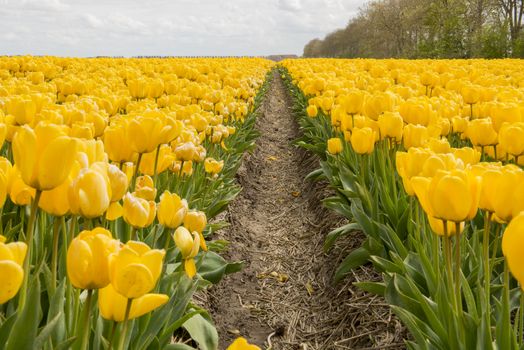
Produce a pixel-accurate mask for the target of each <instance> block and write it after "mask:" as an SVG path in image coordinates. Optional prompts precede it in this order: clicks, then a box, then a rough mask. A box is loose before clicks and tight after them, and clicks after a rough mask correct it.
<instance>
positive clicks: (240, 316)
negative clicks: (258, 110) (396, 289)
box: [208, 73, 398, 350]
mask: <svg viewBox="0 0 524 350" xmlns="http://www.w3.org/2000/svg"><path fill="white" fill-rule="evenodd" d="M257 127H258V129H259V131H260V132H261V136H260V138H259V139H258V140H257V147H256V150H255V152H254V153H253V154H251V155H249V156H247V157H246V159H245V161H244V164H243V166H242V167H241V169H240V171H239V174H238V181H239V182H240V184H241V185H242V187H243V188H244V190H243V192H242V193H241V195H240V196H239V197H238V198H237V199H236V200H235V201H234V202H233V203H232V204H231V206H230V208H229V211H228V221H229V222H230V224H231V226H230V227H229V228H228V229H226V230H223V231H222V232H221V233H220V234H219V236H218V237H217V238H224V239H226V240H228V241H230V242H231V245H230V248H229V258H230V259H231V260H243V261H245V263H246V265H245V268H244V270H243V271H241V272H239V273H236V274H233V275H230V276H228V277H227V278H226V279H225V280H224V281H222V282H221V283H220V284H219V285H218V286H216V287H214V289H212V290H211V292H210V294H209V296H208V297H209V299H208V303H209V307H210V309H211V312H212V316H213V319H214V320H215V323H216V325H217V328H218V331H219V335H220V339H221V349H225V348H226V347H227V344H229V343H230V342H231V341H232V340H233V339H235V338H236V337H237V336H239V335H242V336H244V337H246V338H248V339H249V340H250V341H251V342H252V343H255V344H257V345H259V346H260V347H261V348H262V349H269V348H270V345H271V346H272V349H273V350H281V349H286V350H287V349H290V350H292V349H300V350H302V349H304V350H305V349H309V350H311V349H318V350H320V349H322V350H329V349H354V348H368V347H370V346H377V344H382V345H385V344H390V343H392V342H394V340H395V333H398V331H397V330H396V323H395V322H393V323H392V324H391V325H388V326H387V327H384V324H385V323H388V322H389V320H390V319H391V315H390V313H389V310H388V309H387V308H385V307H383V306H380V305H379V307H370V305H373V304H375V303H379V302H378V301H377V300H376V298H375V297H372V296H369V295H366V294H363V293H362V292H359V291H356V290H354V288H353V287H351V282H352V281H355V280H358V279H360V278H370V277H369V274H370V273H372V272H370V271H368V270H362V271H360V272H359V273H358V274H355V275H354V276H353V277H350V278H348V280H347V281H346V285H345V286H344V285H338V286H333V285H332V274H333V271H334V270H335V268H336V265H337V264H338V262H339V261H340V258H341V257H343V254H342V253H341V251H343V250H344V249H342V248H340V247H339V248H338V250H337V251H335V252H330V254H328V255H326V254H324V252H323V251H322V244H323V240H324V237H325V232H326V228H327V229H329V228H330V227H333V225H335V224H337V222H336V221H337V219H336V218H334V217H333V216H332V215H331V214H329V213H327V212H326V211H325V210H324V209H322V208H321V204H320V203H319V198H318V196H319V191H317V189H316V188H315V186H312V185H311V183H308V182H305V181H304V180H303V179H304V177H305V175H306V174H307V173H308V172H309V171H311V170H313V169H314V168H315V167H317V166H318V163H316V162H315V161H314V160H312V159H311V158H309V157H307V155H305V154H304V152H302V151H300V150H297V149H296V148H295V147H294V146H293V145H292V144H291V142H292V141H293V140H294V139H296V138H297V137H298V134H299V130H298V126H297V124H296V122H295V120H294V118H293V116H292V113H291V101H290V98H289V96H288V95H287V92H286V90H285V87H284V85H283V83H282V80H281V78H280V76H278V74H276V73H275V74H274V76H273V81H272V86H271V89H270V91H269V92H268V96H267V97H266V100H265V102H264V106H263V113H262V115H261V116H260V117H259V118H258V121H257ZM315 163H316V164H315ZM355 241H356V242H354V243H350V245H357V246H358V240H355ZM343 248H345V249H347V248H348V247H343ZM337 252H338V254H337ZM346 252H347V250H346ZM362 274H366V276H364V277H363V276H362ZM377 325H378V326H377ZM377 327H378V328H377ZM377 329H379V330H378V331H377ZM371 338H373V339H371ZM268 340H269V341H268ZM377 348H380V347H377Z"/></svg>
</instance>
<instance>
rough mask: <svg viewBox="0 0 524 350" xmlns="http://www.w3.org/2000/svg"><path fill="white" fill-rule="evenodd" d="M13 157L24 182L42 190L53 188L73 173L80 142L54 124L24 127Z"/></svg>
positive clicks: (14, 141) (19, 135)
mask: <svg viewBox="0 0 524 350" xmlns="http://www.w3.org/2000/svg"><path fill="white" fill-rule="evenodd" d="M12 147H13V157H14V160H15V164H16V166H17V167H18V169H19V170H20V174H21V176H22V179H23V180H24V182H25V183H26V184H27V185H28V186H31V187H32V188H34V189H36V190H38V191H46V190H52V189H53V188H55V187H58V186H59V185H60V184H62V183H63V182H64V181H65V179H66V178H67V176H68V175H69V173H70V171H71V168H72V166H73V162H74V159H75V156H76V141H75V140H73V139H72V138H70V137H69V136H65V134H64V132H63V130H62V128H60V127H58V126H57V125H54V124H42V123H40V124H38V125H37V126H36V128H35V129H34V130H33V129H31V128H29V127H28V126H24V127H22V128H21V129H20V130H19V131H18V132H17V133H16V135H15V136H14V138H13V145H12Z"/></svg>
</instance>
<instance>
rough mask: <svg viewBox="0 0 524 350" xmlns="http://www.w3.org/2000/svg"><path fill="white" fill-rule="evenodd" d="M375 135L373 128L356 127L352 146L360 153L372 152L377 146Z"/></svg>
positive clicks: (352, 136) (352, 137)
mask: <svg viewBox="0 0 524 350" xmlns="http://www.w3.org/2000/svg"><path fill="white" fill-rule="evenodd" d="M375 135H376V134H375V132H374V131H373V130H372V129H371V128H368V127H365V128H354V129H353V132H352V134H351V146H352V147H353V149H354V150H355V152H356V153H358V154H371V153H372V152H373V149H374V147H375Z"/></svg>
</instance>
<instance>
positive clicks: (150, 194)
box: [134, 175, 157, 201]
mask: <svg viewBox="0 0 524 350" xmlns="http://www.w3.org/2000/svg"><path fill="white" fill-rule="evenodd" d="M156 192H157V190H156V187H155V184H154V182H153V179H152V178H151V176H149V175H143V176H139V177H138V178H137V179H136V185H135V192H134V195H135V196H137V197H140V198H143V199H145V200H147V201H154V200H155V198H156Z"/></svg>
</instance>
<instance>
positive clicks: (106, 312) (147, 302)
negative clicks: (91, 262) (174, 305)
mask: <svg viewBox="0 0 524 350" xmlns="http://www.w3.org/2000/svg"><path fill="white" fill-rule="evenodd" d="M168 300H169V297H168V296H167V295H165V294H144V295H142V296H141V297H138V298H135V299H133V303H132V304H131V309H130V311H129V317H128V320H133V319H135V318H138V317H140V316H142V315H145V314H147V313H149V312H151V311H153V310H154V309H156V308H159V307H160V306H162V305H164V304H165V303H167V302H168ZM127 302H128V299H127V298H126V297H124V296H123V295H121V294H119V293H118V292H117V291H116V290H115V288H114V287H113V285H111V284H109V285H108V286H107V287H105V288H103V289H101V290H100V291H99V293H98V308H99V309H100V315H101V316H102V317H103V318H105V319H106V320H110V321H115V322H124V320H125V313H126V307H127Z"/></svg>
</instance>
